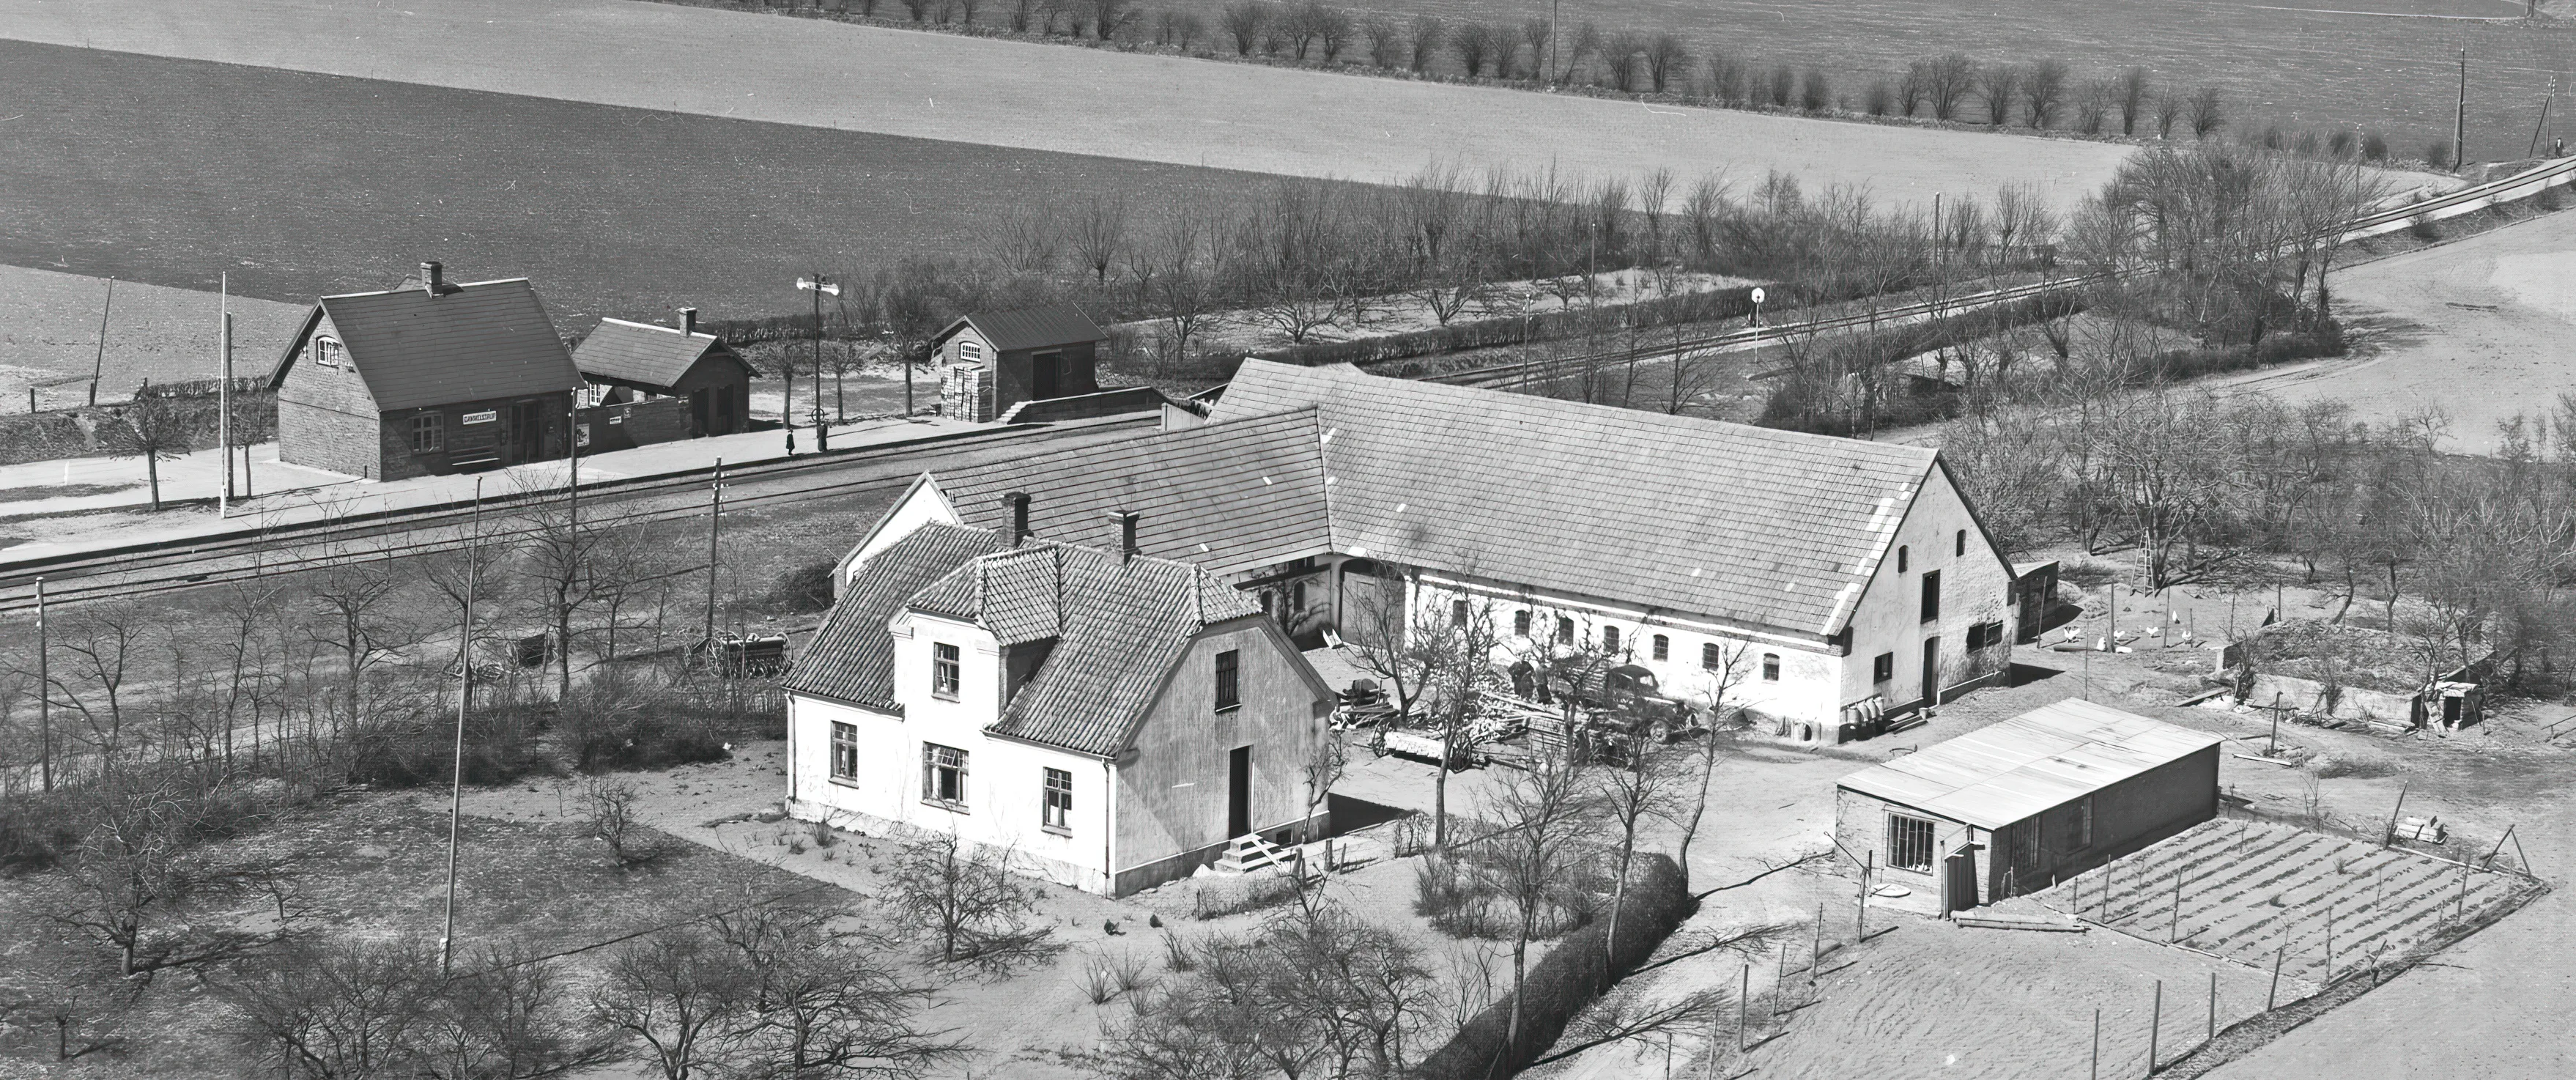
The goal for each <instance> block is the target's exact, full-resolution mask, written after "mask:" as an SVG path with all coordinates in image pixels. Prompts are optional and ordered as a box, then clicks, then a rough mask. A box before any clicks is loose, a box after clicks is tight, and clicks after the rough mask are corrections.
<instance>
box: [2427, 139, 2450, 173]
mask: <svg viewBox="0 0 2576 1080" xmlns="http://www.w3.org/2000/svg"><path fill="white" fill-rule="evenodd" d="M2424 164H2427V165H2430V166H2432V167H2434V168H2436V169H2447V168H2450V167H2451V140H2449V139H2435V140H2433V141H2432V142H2431V143H2429V144H2427V145H2426V146H2425V147H2424Z"/></svg>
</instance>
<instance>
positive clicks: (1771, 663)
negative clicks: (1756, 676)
mask: <svg viewBox="0 0 2576 1080" xmlns="http://www.w3.org/2000/svg"><path fill="white" fill-rule="evenodd" d="M1762 681H1763V682H1779V681H1780V654H1779V653H1775V652H1767V653H1763V654H1762Z"/></svg>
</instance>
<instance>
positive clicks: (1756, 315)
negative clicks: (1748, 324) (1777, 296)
mask: <svg viewBox="0 0 2576 1080" xmlns="http://www.w3.org/2000/svg"><path fill="white" fill-rule="evenodd" d="M1767 298H1768V295H1767V294H1765V293H1764V292H1763V291H1762V286H1759V285H1756V286H1754V287H1753V297H1752V299H1753V325H1754V326H1756V327H1760V326H1761V325H1762V301H1763V300H1765V299H1767Z"/></svg>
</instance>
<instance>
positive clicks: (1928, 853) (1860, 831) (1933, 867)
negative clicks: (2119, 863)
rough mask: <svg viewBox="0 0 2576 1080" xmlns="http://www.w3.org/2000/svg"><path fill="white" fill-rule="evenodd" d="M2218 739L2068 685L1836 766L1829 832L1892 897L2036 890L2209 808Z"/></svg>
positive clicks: (1958, 904) (1921, 904) (1912, 901)
mask: <svg viewBox="0 0 2576 1080" xmlns="http://www.w3.org/2000/svg"><path fill="white" fill-rule="evenodd" d="M2220 744H2221V740H2220V739H2219V738H2218V736H2215V735H2209V734H2205V733H2202V732H2198V731H2193V730H2191V729H2189V728H2183V727H2177V726H2175V725H2172V724H2168V723H2165V722H2163V721H2160V720H2151V719H2148V718H2147V717H2143V716H2139V715H2136V714H2134V713H2127V712H2122V711H2120V710H2118V709H2114V708H2110V707H2108V706H2104V705H2097V704H2094V703H2092V702H2089V701H2084V700H2081V699H2076V698H2069V699H2067V700H2065V701H2060V702H2057V703H2055V704H2052V705H2045V706H2041V707H2040V708H2037V709H2033V710H2031V711H2029V712H2026V713H2023V714H2021V715H2019V716H2016V717H2013V718H2011V719H2009V720H2005V721H2002V722H2001V723H1997V724H1995V725H1993V726H1990V727H1986V728H1983V729H1980V730H1978V731H1973V732H1970V733H1968V734H1966V735H1962V736H1959V737H1958V738H1955V739H1952V740H1950V741H1948V742H1945V743H1941V744H1939V745H1937V746H1933V747H1930V748H1927V749H1925V750H1922V751H1920V752H1917V753H1914V754H1909V755H1906V756H1903V757H1898V758H1896V759H1894V760H1891V761H1889V762H1887V763H1886V764H1883V765H1873V766H1871V767H1869V768H1867V769H1863V770H1861V771H1859V772H1856V773H1853V774H1851V775H1850V776H1846V777H1844V778H1842V780H1841V781H1840V782H1839V783H1838V784H1837V785H1836V787H1837V789H1838V790H1837V791H1836V792H1835V799H1834V840H1835V842H1836V843H1837V844H1838V845H1839V846H1840V847H1841V849H1842V852H1841V853H1842V854H1843V855H1844V856H1846V857H1848V858H1850V859H1851V860H1853V861H1854V862H1857V863H1862V864H1864V865H1866V866H1869V867H1870V868H1871V870H1872V872H1873V874H1874V877H1873V882H1874V883H1883V884H1888V885H1897V886H1901V887H1904V888H1905V889H1907V890H1909V894H1910V895H1909V896H1908V897H1907V898H1904V899H1899V900H1896V901H1895V902H1896V904H1897V906H1904V907H1914V908H1917V909H1920V910H1927V911H1957V910H1961V909H1964V908H1972V907H1975V906H1977V905H1979V904H1984V903H1990V902H1993V901H1996V900H2001V899H2004V898H2006V897H2011V896H2019V895H2022V894H2024V893H2032V892H2038V891H2040V890H2042V889H2046V888H2049V887H2050V886H2052V885H2055V884H2056V883H2057V882H2058V881H2060V880H2062V879H2065V878H2069V877H2073V876H2075V875H2077V874H2080V873H2083V872H2084V871H2086V870H2090V869H2092V868H2094V867H2097V866H2100V865H2102V864H2104V863H2107V862H2110V861H2111V860H2113V859H2116V858H2119V857H2121V856H2123V855H2126V854H2129V853H2130V852H2133V851H2136V850H2138V849H2140V848H2143V847H2146V846H2147V845H2149V844H2152V843H2155V842H2156V841H2158V840H2162V839H2164V838H2166V837H2168V836H2172V835H2174V834H2176V833H2179V832H2182V831H2183V830H2185V829H2188V828H2190V827H2192V826H2193V825H2197V824H2199V823H2201V822H2203V821H2207V820H2209V819H2210V818H2213V817H2216V816H2218V753H2219V746H2220Z"/></svg>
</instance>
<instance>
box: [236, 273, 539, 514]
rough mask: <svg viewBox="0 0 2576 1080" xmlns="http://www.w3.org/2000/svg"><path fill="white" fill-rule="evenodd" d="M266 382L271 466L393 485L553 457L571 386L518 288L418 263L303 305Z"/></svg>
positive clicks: (532, 293) (524, 285) (515, 283)
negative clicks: (412, 275) (393, 280)
mask: <svg viewBox="0 0 2576 1080" xmlns="http://www.w3.org/2000/svg"><path fill="white" fill-rule="evenodd" d="M268 386H269V389H271V390H274V391H276V392H277V443H278V451H277V453H278V458H279V459H280V460H282V461H285V462H287V463H288V464H292V465H304V466H309V467H312V468H317V469H328V470H331V471H333V472H341V473H347V474H349V475H351V476H357V477H363V478H366V479H373V480H399V479H403V478H405V477H412V476H423V475H430V474H437V473H450V472H460V471H466V470H472V469H482V468H491V467H494V466H506V465H516V464H519V463H521V462H527V461H538V460H544V459H549V458H558V457H562V456H564V455H565V454H566V453H567V452H568V446H567V440H568V436H569V435H570V434H571V431H572V423H571V420H572V410H573V396H574V392H575V391H578V390H580V389H581V386H582V380H581V373H580V372H579V371H577V370H575V369H574V368H573V363H572V354H571V352H569V351H568V350H566V349H565V348H564V343H563V339H562V338H560V337H558V336H556V335H555V327H554V323H553V321H552V320H550V319H548V318H547V317H546V308H545V305H544V304H543V303H541V302H539V301H538V299H537V290H536V288H535V287H534V286H532V285H530V284H529V283H528V280H527V279H526V278H511V279H507V280H502V281H478V282H468V283H465V284H457V283H454V282H450V281H448V280H447V279H446V276H445V274H444V272H443V271H442V270H441V268H440V266H439V264H437V263H434V262H427V263H422V264H420V277H419V278H418V279H416V280H415V281H413V282H411V283H409V284H406V285H405V286H404V287H402V288H399V289H389V290H386V291H384V292H370V293H348V294H343V295H339V296H325V297H323V298H322V299H321V301H320V302H318V303H316V304H314V305H313V310H312V311H310V312H308V313H306V315H305V317H304V323H303V326H302V327H301V328H300V329H298V330H297V331H296V334H295V338H294V340H292V341H290V342H288V343H287V346H286V351H285V354H284V355H283V356H281V357H279V358H278V362H277V367H276V369H275V370H273V371H271V372H270V374H269V378H268Z"/></svg>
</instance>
